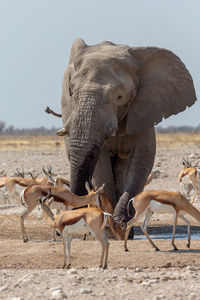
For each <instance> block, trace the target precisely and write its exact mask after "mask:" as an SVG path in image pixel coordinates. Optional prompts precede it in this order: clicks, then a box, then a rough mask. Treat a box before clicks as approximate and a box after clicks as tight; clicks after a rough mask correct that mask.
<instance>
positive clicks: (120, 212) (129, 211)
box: [113, 192, 135, 239]
mask: <svg viewBox="0 0 200 300" xmlns="http://www.w3.org/2000/svg"><path fill="white" fill-rule="evenodd" d="M129 200H130V195H129V194H128V193H127V192H125V193H124V194H123V195H122V196H121V197H120V199H119V201H118V203H117V205H116V207H115V210H114V214H113V218H114V221H115V222H116V223H117V224H118V225H119V226H120V227H121V228H122V230H124V231H125V230H126V227H127V223H128V221H130V220H131V219H132V218H133V217H134V214H135V210H134V207H133V206H132V207H131V204H130V203H129ZM133 237H134V231H133V229H131V231H130V233H129V239H133Z"/></svg>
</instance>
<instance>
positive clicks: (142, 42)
mask: <svg viewBox="0 0 200 300" xmlns="http://www.w3.org/2000/svg"><path fill="white" fill-rule="evenodd" d="M199 14H200V1H199V0H166V1H161V0H137V1H136V0H101V1H98V0H57V1H56V0H0V41H1V42H0V103H1V109H0V121H4V122H6V125H7V126H8V125H14V126H15V127H18V128H23V127H27V128H30V127H39V126H46V127H48V128H49V127H52V126H56V127H60V126H61V120H60V119H56V118H54V117H53V116H48V115H47V114H45V113H44V109H45V107H46V106H47V105H49V106H50V107H51V108H52V109H54V110H55V111H57V112H60V110H61V109H60V99H61V87H62V78H63V73H64V70H65V68H66V66H67V63H68V58H69V53H70V48H71V45H72V43H73V41H74V40H75V39H76V38H78V37H82V38H84V39H85V41H86V43H87V44H95V43H99V42H101V41H103V40H110V41H112V42H116V43H124V44H128V45H130V46H148V45H149V46H159V47H164V48H167V49H170V50H172V51H173V52H175V54H177V55H178V56H179V57H180V58H181V59H182V61H183V62H184V63H185V65H186V66H187V68H188V69H189V71H190V72H191V74H192V77H193V80H194V84H195V88H196V92H197V98H199V96H200V94H199V88H200V58H199V56H200V17H199ZM199 116H200V104H199V101H198V102H197V103H196V104H195V105H194V106H193V107H191V108H190V109H188V110H187V111H185V112H184V113H181V114H179V115H177V116H175V117H172V118H169V119H168V120H167V121H165V122H163V123H162V125H184V124H187V125H192V126H196V125H198V124H200V118H199Z"/></svg>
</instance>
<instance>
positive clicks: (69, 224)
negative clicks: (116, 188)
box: [0, 158, 200, 268]
mask: <svg viewBox="0 0 200 300" xmlns="http://www.w3.org/2000/svg"><path fill="white" fill-rule="evenodd" d="M161 172H162V171H161V170H158V169H155V170H153V171H152V172H151V173H150V175H149V177H148V178H147V181H146V185H148V184H149V183H150V182H151V181H152V180H153V179H154V178H157V177H158V176H159V175H160V173H161ZM42 173H43V176H42V178H38V176H39V174H38V175H37V176H33V174H32V172H29V175H30V177H25V173H24V170H23V169H22V170H19V169H16V172H15V173H14V176H13V177H8V176H1V175H0V176H1V177H0V188H5V189H6V196H7V200H6V204H10V203H11V200H12V199H13V198H14V191H15V187H16V186H20V187H25V189H24V190H22V192H21V194H20V200H21V204H22V205H23V206H24V207H25V208H24V211H23V212H22V213H21V215H20V220H21V234H22V239H23V241H24V242H27V241H28V237H27V235H26V232H25V227H24V220H25V218H26V217H27V216H28V215H29V214H30V213H31V212H32V211H33V210H34V209H35V208H36V207H41V208H42V210H43V211H44V212H45V215H46V216H47V217H48V219H49V222H50V223H51V226H52V228H53V229H54V238H55V232H56V233H57V235H61V236H62V239H63V248H64V265H63V268H68V267H70V265H71V256H70V248H71V240H72V234H74V233H78V234H84V235H85V234H88V233H92V234H93V235H94V236H95V238H96V239H97V240H99V242H100V243H101V246H102V252H101V259H100V267H103V268H106V267H107V260H108V249H109V242H108V240H107V238H106V235H105V233H104V227H105V225H106V223H108V224H109V226H110V228H111V231H112V233H113V235H114V237H115V238H116V239H117V238H120V239H124V248H125V251H128V248H127V241H128V235H129V231H130V229H131V227H132V226H133V225H134V224H135V222H137V221H138V220H139V219H140V218H141V217H143V216H144V221H143V223H142V225H141V229H142V231H143V233H144V234H145V236H146V237H147V239H148V241H149V242H150V243H151V245H152V246H153V247H154V249H155V250H156V251H158V250H159V249H158V247H157V246H156V245H155V243H154V242H153V241H152V239H151V238H150V236H149V235H148V232H147V227H148V224H149V222H150V219H151V217H152V215H153V213H159V214H164V213H167V214H172V215H173V237H172V242H171V244H172V246H173V249H174V250H177V247H176V245H175V243H174V241H175V232H176V226H177V220H178V218H180V219H181V220H183V221H184V222H185V223H186V224H187V230H188V242H187V247H188V248H190V239H191V238H190V221H189V220H188V219H187V218H186V216H185V214H189V215H191V216H192V217H193V218H194V219H196V220H197V221H198V222H200V212H199V211H198V210H197V208H195V206H194V205H193V203H194V202H195V200H196V198H197V195H198V193H199V190H200V169H199V168H198V164H195V165H193V166H192V162H191V161H189V160H188V159H185V158H183V169H182V170H181V172H180V174H179V176H178V180H179V183H180V192H169V191H163V190H145V191H143V192H141V193H140V194H138V195H136V196H135V197H134V198H132V199H131V200H130V201H129V205H128V207H127V210H129V209H130V208H131V209H132V210H133V211H134V217H133V218H132V219H131V220H130V221H129V222H128V223H127V228H126V230H125V231H124V229H123V228H121V227H120V226H119V225H118V224H116V223H115V222H114V220H113V218H112V214H113V210H114V208H113V206H112V204H111V201H110V200H109V199H108V197H107V195H106V194H105V192H104V190H103V187H104V186H102V187H98V188H95V189H94V190H91V189H90V186H89V184H88V183H87V182H86V189H87V191H88V194H87V195H85V196H81V197H80V196H77V195H75V194H73V193H72V192H71V191H70V182H69V180H67V179H65V178H62V177H57V178H55V177H54V175H53V173H52V168H51V166H50V167H48V168H47V170H46V169H45V168H44V167H43V168H42ZM191 192H193V195H192V199H191V201H190V199H189V198H190V197H191ZM52 203H59V204H62V205H63V209H62V211H61V212H59V213H58V210H57V214H56V215H54V214H53V212H52V206H51V205H52ZM85 206H87V207H85ZM73 208H76V209H75V210H73ZM77 208H78V209H77ZM57 209H58V207H57ZM59 210H60V207H59ZM66 248H67V250H68V262H67V257H66Z"/></svg>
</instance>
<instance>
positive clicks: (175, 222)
mask: <svg viewBox="0 0 200 300" xmlns="http://www.w3.org/2000/svg"><path fill="white" fill-rule="evenodd" d="M173 219H174V222H173V237H172V242H171V245H172V246H173V247H174V250H178V249H177V247H176V245H175V244H174V240H175V233H176V226H177V220H178V214H177V211H175V212H174V217H173Z"/></svg>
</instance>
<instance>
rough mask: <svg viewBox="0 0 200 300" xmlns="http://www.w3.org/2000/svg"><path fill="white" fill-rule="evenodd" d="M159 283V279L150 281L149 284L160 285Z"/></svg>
mask: <svg viewBox="0 0 200 300" xmlns="http://www.w3.org/2000/svg"><path fill="white" fill-rule="evenodd" d="M158 282H159V279H150V280H149V283H150V284H152V283H158Z"/></svg>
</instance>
